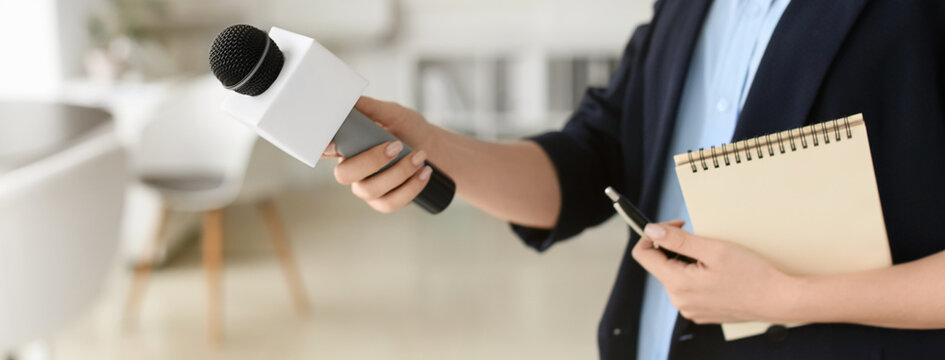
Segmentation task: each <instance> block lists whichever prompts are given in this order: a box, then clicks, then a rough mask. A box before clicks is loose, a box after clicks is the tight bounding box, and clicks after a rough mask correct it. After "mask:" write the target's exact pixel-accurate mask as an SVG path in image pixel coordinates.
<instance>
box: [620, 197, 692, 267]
mask: <svg viewBox="0 0 945 360" xmlns="http://www.w3.org/2000/svg"><path fill="white" fill-rule="evenodd" d="M604 193H605V194H607V197H609V198H610V200H612V201H613V202H614V210H617V213H618V214H620V217H622V218H623V221H624V222H626V223H627V225H630V228H631V229H633V232H635V233H637V235H640V237H641V238H642V237H646V234H644V233H643V229H645V228H646V224H649V223H650V220H649V219H647V218H646V216H643V212H641V211H640V210H639V209H637V207H636V206H633V204H632V203H631V202H630V200H627V198H626V197H624V196H623V195H621V194H620V193H619V192H617V190H614V188H613V187H610V186H608V187H607V188H606V189H604ZM653 245H654V246H656V248H657V249H660V251H662V252H663V254H665V255H666V257H668V258H670V259H674V260H679V261H682V262H686V263H694V262H696V261H695V260H693V259H692V258H690V257H688V256H683V255H679V254H677V253H675V252H672V251H669V250H666V249H664V248H661V247H659V246H658V245H656V244H655V243H654V244H653Z"/></svg>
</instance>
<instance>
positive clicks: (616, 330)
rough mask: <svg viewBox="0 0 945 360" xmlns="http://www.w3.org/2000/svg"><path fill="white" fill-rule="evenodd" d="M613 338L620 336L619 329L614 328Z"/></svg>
mask: <svg viewBox="0 0 945 360" xmlns="http://www.w3.org/2000/svg"><path fill="white" fill-rule="evenodd" d="M614 336H620V328H614Z"/></svg>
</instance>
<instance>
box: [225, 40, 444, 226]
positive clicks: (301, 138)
mask: <svg viewBox="0 0 945 360" xmlns="http://www.w3.org/2000/svg"><path fill="white" fill-rule="evenodd" d="M209 60H210V69H211V71H212V72H213V74H214V76H216V77H217V79H218V80H220V83H222V84H223V86H224V87H226V88H227V89H228V90H233V92H231V93H230V94H227V96H226V98H225V99H224V100H223V104H222V105H221V108H222V109H223V111H225V112H227V113H229V114H230V115H231V116H233V117H235V118H236V119H238V120H240V121H242V122H244V123H245V124H247V125H249V126H250V127H251V128H253V130H254V131H256V133H258V134H259V135H260V136H261V137H262V138H264V139H266V140H267V141H269V142H271V143H272V144H273V145H275V146H276V147H278V148H280V149H281V150H282V151H285V152H286V153H288V154H289V155H292V156H293V157H295V158H296V159H298V160H300V161H302V162H304V163H306V164H307V165H309V166H312V167H314V166H315V165H316V164H317V163H318V160H319V159H320V158H321V155H322V152H323V151H324V149H325V148H326V147H327V146H328V143H329V142H330V141H332V140H334V142H335V145H336V146H337V149H338V153H339V154H340V155H341V156H344V157H352V156H355V155H358V154H360V153H362V152H364V151H365V150H368V149H370V148H372V147H374V146H376V145H380V144H382V143H384V142H388V141H396V140H398V139H397V138H396V137H394V136H393V135H391V134H390V133H389V132H387V131H386V130H384V129H383V128H382V127H380V126H379V125H377V124H376V123H375V122H374V121H372V120H371V119H369V118H368V117H366V116H364V115H363V114H361V113H360V112H359V111H358V110H357V109H355V108H354V104H355V102H357V100H358V98H359V97H360V96H361V93H362V92H363V91H364V88H365V87H367V81H366V80H365V79H364V78H363V77H361V76H360V75H358V74H357V73H356V72H354V70H352V69H351V68H349V67H348V66H347V65H346V64H345V63H344V62H342V61H341V60H340V59H338V58H337V57H336V56H335V55H334V54H332V53H331V52H330V51H328V50H327V49H325V48H324V47H323V46H321V44H319V43H318V42H316V41H315V40H314V39H312V38H309V37H306V36H303V35H300V34H296V33H293V32H291V31H287V30H284V29H280V28H278V27H273V28H272V29H271V30H270V32H269V33H268V34H267V33H266V32H264V31H262V30H260V29H257V28H255V27H252V26H249V25H233V26H230V27H228V28H226V29H224V30H223V31H222V32H221V33H220V34H219V35H217V38H216V39H215V40H214V41H213V45H212V46H211V48H210V59H209ZM412 151H413V150H412V149H410V147H408V146H406V144H405V145H404V149H403V151H401V152H400V154H398V155H397V157H396V158H395V159H394V160H392V161H391V162H390V163H388V164H387V165H385V166H384V168H383V169H381V170H380V171H384V170H386V169H387V168H389V167H390V166H392V165H393V164H394V163H396V162H397V161H399V160H400V159H402V158H403V157H404V156H406V155H407V154H409V153H410V152H412ZM426 165H428V166H430V168H432V170H433V173H432V174H431V175H430V179H429V182H428V183H427V185H426V186H424V188H423V190H422V191H421V192H420V194H419V195H417V197H416V198H414V199H413V203H414V204H417V205H418V206H420V207H421V208H423V209H424V210H426V211H427V212H429V213H431V214H437V213H439V212H441V211H443V210H444V209H446V207H447V206H449V204H450V202H451V201H452V200H453V196H454V194H455V193H456V184H455V183H454V182H453V180H452V179H451V178H450V177H449V176H448V175H446V174H445V173H443V171H441V170H440V169H438V168H437V167H436V166H434V165H433V164H431V163H430V162H427V163H426ZM380 171H378V172H380Z"/></svg>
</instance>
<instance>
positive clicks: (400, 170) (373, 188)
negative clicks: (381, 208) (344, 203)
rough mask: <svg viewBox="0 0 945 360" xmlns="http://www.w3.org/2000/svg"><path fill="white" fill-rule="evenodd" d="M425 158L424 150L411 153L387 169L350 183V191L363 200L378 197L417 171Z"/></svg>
mask: <svg viewBox="0 0 945 360" xmlns="http://www.w3.org/2000/svg"><path fill="white" fill-rule="evenodd" d="M426 159H427V153H426V152H423V151H417V152H414V153H411V154H410V155H408V156H405V157H404V158H403V159H400V161H398V162H397V163H396V164H394V166H391V167H390V168H388V169H387V170H384V171H382V172H380V173H377V174H374V175H372V176H371V177H369V178H367V179H364V180H361V181H358V182H355V183H354V184H351V192H353V193H354V195H356V196H357V197H359V198H362V199H364V200H373V199H377V198H380V197H381V196H384V195H385V194H387V193H388V192H390V191H391V190H393V189H395V188H397V187H398V186H400V185H401V184H403V183H404V182H406V181H407V180H409V179H410V177H411V176H412V175H413V174H415V173H417V171H420V167H421V166H423V164H424V161H426Z"/></svg>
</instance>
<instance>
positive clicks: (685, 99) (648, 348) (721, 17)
mask: <svg viewBox="0 0 945 360" xmlns="http://www.w3.org/2000/svg"><path fill="white" fill-rule="evenodd" d="M789 2H790V0H715V1H714V2H713V3H712V6H711V8H710V9H709V13H708V14H707V15H706V16H707V17H706V19H705V23H704V24H703V25H702V32H701V33H700V35H699V39H698V42H697V43H696V47H695V49H694V52H693V54H692V61H691V63H690V64H689V73H688V75H687V77H686V84H685V87H684V88H683V93H682V98H681V99H680V103H679V114H678V116H677V118H676V127H675V130H674V132H673V138H672V142H671V145H670V148H669V156H668V157H667V158H666V159H665V161H666V173H665V174H664V180H663V191H662V193H661V194H660V211H659V214H658V216H657V218H656V219H657V220H659V221H667V220H673V219H683V220H686V226H685V227H684V229H686V230H688V231H692V226H691V225H690V224H689V212H688V211H687V210H686V204H685V202H684V201H683V197H682V193H681V192H680V189H679V180H678V179H676V172H675V167H674V166H672V156H673V155H674V154H679V153H684V152H686V151H687V150H689V149H698V148H700V147H704V148H709V147H710V146H712V145H720V144H723V143H727V142H729V141H730V140H731V138H732V134H734V132H735V123H736V122H737V121H738V115H739V113H741V109H742V106H743V105H744V104H745V98H746V97H747V96H748V90H749V89H750V88H751V83H752V80H754V77H755V71H757V70H758V65H759V64H760V63H761V58H762V56H763V55H764V52H765V49H766V48H767V47H768V40H770V38H771V33H773V32H774V28H775V26H776V25H777V24H778V20H780V19H781V14H783V13H784V9H785V8H787V5H788V3H789ZM676 313H677V311H676V308H675V307H674V306H673V304H672V303H671V302H670V301H669V295H667V294H666V289H665V288H663V285H662V284H661V283H660V282H659V280H657V279H656V278H655V277H653V276H652V275H647V278H646V286H645V290H644V297H643V313H642V316H641V317H640V335H639V341H638V343H639V346H638V348H637V359H640V360H665V359H666V358H667V356H668V355H669V345H670V342H671V337H672V334H673V327H674V326H675V324H676Z"/></svg>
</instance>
